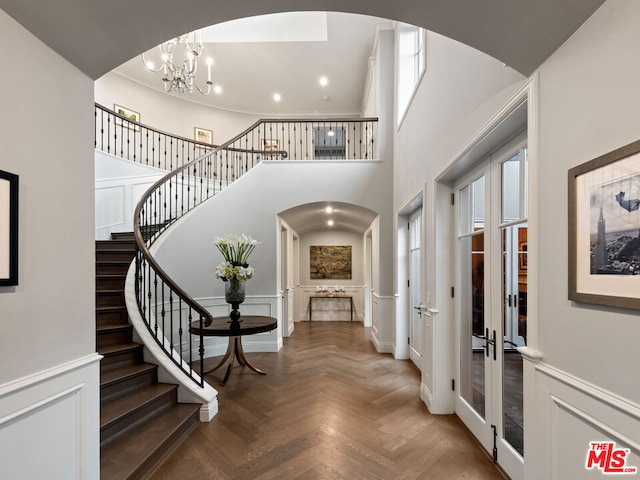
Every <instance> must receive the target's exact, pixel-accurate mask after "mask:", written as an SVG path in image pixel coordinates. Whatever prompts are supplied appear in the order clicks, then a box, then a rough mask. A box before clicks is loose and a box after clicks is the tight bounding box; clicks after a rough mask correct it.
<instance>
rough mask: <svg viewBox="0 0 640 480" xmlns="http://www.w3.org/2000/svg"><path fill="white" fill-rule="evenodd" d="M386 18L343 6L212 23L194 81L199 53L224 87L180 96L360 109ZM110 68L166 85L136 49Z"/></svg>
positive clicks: (267, 109)
mask: <svg viewBox="0 0 640 480" xmlns="http://www.w3.org/2000/svg"><path fill="white" fill-rule="evenodd" d="M383 24H386V25H390V22H389V21H385V20H382V19H379V18H375V17H368V16H364V15H353V14H345V13H325V12H294V13H282V14H274V15H263V16H260V17H252V18H249V19H242V20H236V21H230V22H226V23H223V24H219V25H215V26H212V27H209V28H207V29H204V30H203V31H202V32H201V33H202V36H203V43H204V50H203V52H202V55H201V57H202V58H201V59H200V65H199V67H198V71H197V79H198V81H197V83H198V85H199V86H200V87H201V88H204V87H205V85H206V80H207V69H206V63H205V61H204V60H205V59H206V58H209V57H210V58H211V59H212V60H213V62H214V64H213V67H212V81H213V82H214V84H215V85H219V86H220V87H221V89H222V92H221V93H220V94H215V93H212V94H210V95H208V96H204V95H200V94H199V93H192V94H182V95H180V94H178V95H179V96H180V97H181V98H183V99H185V100H189V101H194V102H198V103H202V104H205V105H208V106H213V107H217V108H223V109H227V110H233V111H240V112H247V113H253V114H256V115H264V116H267V115H270V116H273V115H275V116H281V117H282V116H290V117H291V116H298V117H300V116H309V115H322V116H354V115H359V114H360V112H361V110H362V101H363V96H364V88H365V83H366V76H367V67H368V63H369V57H370V55H371V51H372V44H373V39H374V36H375V29H376V27H377V26H380V25H383ZM294 27H298V28H297V29H295V28H294ZM282 34H286V35H282ZM344 45H349V48H343V47H344ZM145 59H147V60H149V59H155V60H156V63H155V64H156V65H159V63H160V55H159V49H158V48H155V47H154V49H152V50H151V51H149V52H147V53H146V56H145ZM115 72H116V73H117V74H119V75H122V76H124V77H126V78H129V79H131V80H134V81H136V82H138V83H140V84H143V85H145V86H147V87H150V88H153V89H156V90H159V91H164V89H163V82H162V80H161V75H160V74H159V73H153V72H150V71H149V70H147V69H146V68H145V66H144V64H143V62H142V58H141V56H139V55H138V56H136V57H135V58H133V59H131V60H129V61H128V62H126V63H124V64H123V65H121V66H120V67H118V68H116V69H115ZM321 77H325V78H326V79H327V81H328V83H327V85H325V86H322V85H320V83H319V79H320V78H321ZM275 93H279V94H280V95H281V100H280V101H275V100H274V99H273V95H274V94H275ZM172 95H176V94H175V93H172Z"/></svg>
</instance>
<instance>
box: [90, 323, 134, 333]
mask: <svg viewBox="0 0 640 480" xmlns="http://www.w3.org/2000/svg"><path fill="white" fill-rule="evenodd" d="M131 328H133V325H131V324H130V323H110V324H107V325H99V326H97V327H96V331H97V332H99V333H107V332H115V331H117V330H129V329H131Z"/></svg>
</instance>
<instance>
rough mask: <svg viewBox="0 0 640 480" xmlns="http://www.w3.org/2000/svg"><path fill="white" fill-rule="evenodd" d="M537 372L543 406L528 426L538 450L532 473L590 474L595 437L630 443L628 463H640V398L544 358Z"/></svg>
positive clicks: (621, 446) (558, 475) (622, 445)
mask: <svg viewBox="0 0 640 480" xmlns="http://www.w3.org/2000/svg"><path fill="white" fill-rule="evenodd" d="M535 375H536V379H535V382H536V383H535V385H536V386H535V392H534V393H535V395H534V401H535V402H536V403H537V407H538V408H537V412H536V418H534V419H532V421H531V423H530V425H526V426H525V430H526V429H527V428H528V429H529V430H531V432H530V434H531V435H532V437H533V438H532V440H533V441H534V442H535V445H536V448H535V450H534V454H535V455H536V456H535V458H534V459H535V461H534V465H531V466H529V468H527V471H526V472H525V473H526V478H531V479H533V478H548V479H558V480H561V479H565V478H587V476H588V475H589V473H588V472H587V469H586V459H587V455H588V452H589V450H590V443H591V442H600V443H604V442H614V443H615V448H617V449H629V452H628V455H627V457H626V466H627V467H637V468H640V433H639V432H640V404H638V403H636V402H634V401H631V400H629V399H627V398H623V397H621V396H620V395H617V394H615V393H614V392H610V391H607V390H605V389H604V388H602V387H599V386H597V385H594V384H592V383H590V382H588V381H586V380H584V379H582V378H578V377H576V376H575V375H572V374H570V373H568V372H565V371H562V370H560V369H558V368H555V367H552V366H550V365H548V364H545V363H542V362H540V363H538V364H537V365H536V366H535ZM525 418H526V417H525ZM525 442H526V438H525ZM530 460H531V459H530V458H527V464H528V463H529V461H530ZM594 473H597V474H598V475H601V474H602V472H600V471H598V470H597V469H596V470H595V471H594ZM589 478H590V477H589Z"/></svg>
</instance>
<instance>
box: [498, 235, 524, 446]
mask: <svg viewBox="0 0 640 480" xmlns="http://www.w3.org/2000/svg"><path fill="white" fill-rule="evenodd" d="M502 233H503V234H502V258H503V263H502V265H503V272H502V273H503V275H502V279H503V282H502V287H503V293H504V295H503V309H502V311H503V319H502V327H503V332H502V339H503V342H502V345H503V355H502V359H503V363H502V413H503V422H502V425H503V432H502V433H503V438H504V439H505V440H506V441H507V442H509V444H511V446H512V447H513V448H514V449H515V450H516V451H518V452H519V453H520V455H523V452H524V432H523V425H524V424H523V371H522V355H520V353H519V352H518V350H517V347H518V346H523V345H526V342H527V227H526V226H525V225H520V226H514V227H508V228H505V229H504V230H503V231H502Z"/></svg>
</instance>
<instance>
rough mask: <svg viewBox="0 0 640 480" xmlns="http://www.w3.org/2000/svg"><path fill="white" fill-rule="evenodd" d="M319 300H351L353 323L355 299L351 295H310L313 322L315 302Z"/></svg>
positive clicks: (310, 318) (310, 315) (310, 310)
mask: <svg viewBox="0 0 640 480" xmlns="http://www.w3.org/2000/svg"><path fill="white" fill-rule="evenodd" d="M318 298H323V299H333V300H345V299H346V300H349V309H350V313H351V321H352V322H353V297H352V296H351V295H309V321H312V320H313V301H314V300H315V299H318Z"/></svg>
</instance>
